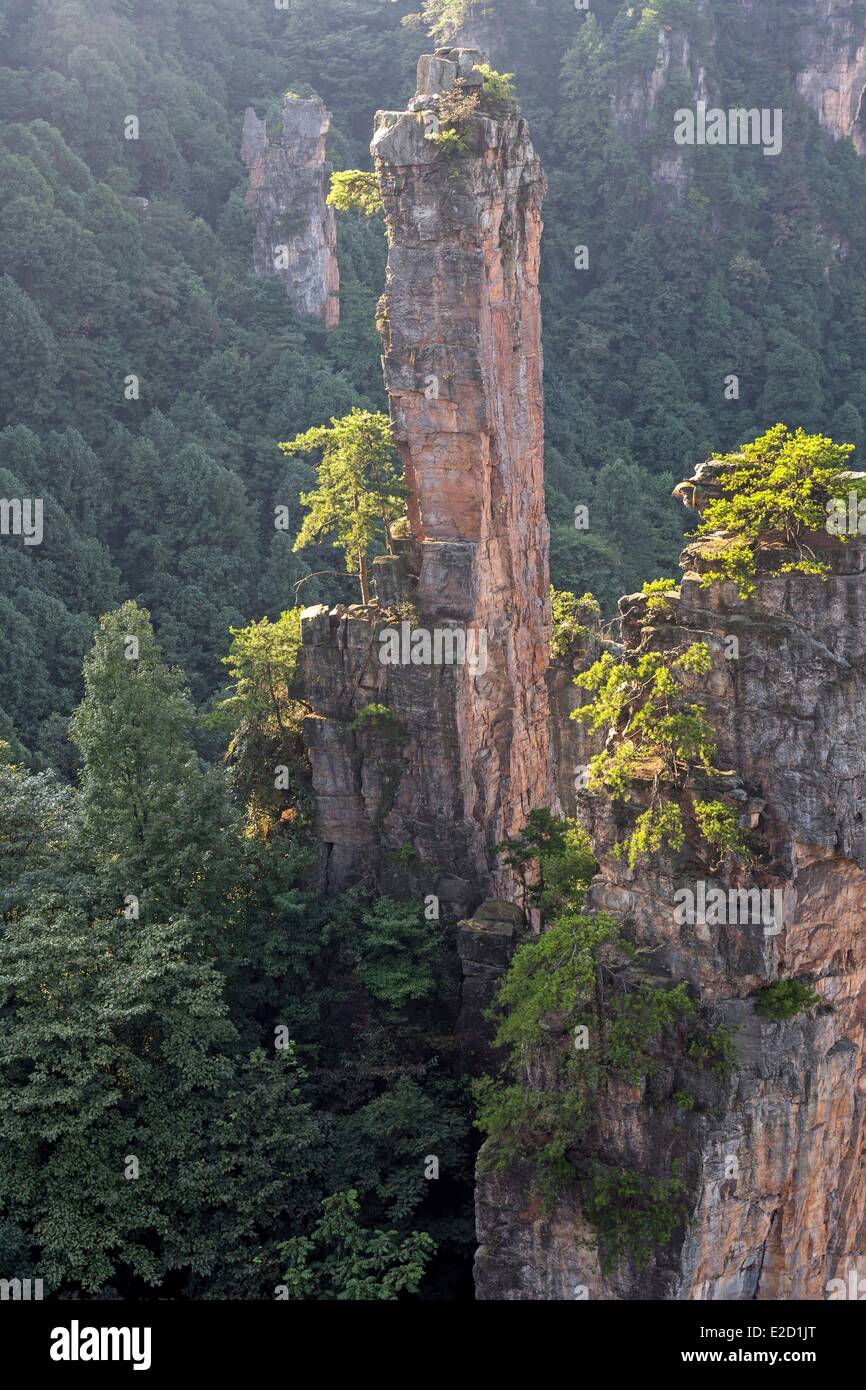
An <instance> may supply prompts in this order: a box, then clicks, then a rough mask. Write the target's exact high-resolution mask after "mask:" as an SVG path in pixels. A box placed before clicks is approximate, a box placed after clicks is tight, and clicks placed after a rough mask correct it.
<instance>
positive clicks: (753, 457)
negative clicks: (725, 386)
mask: <svg viewBox="0 0 866 1390" xmlns="http://www.w3.org/2000/svg"><path fill="white" fill-rule="evenodd" d="M853 451H854V445H853V444H834V443H833V440H832V439H828V438H827V437H826V436H825V435H822V434H811V435H810V434H807V433H806V432H805V430H802V429H797V430H789V429H788V428H787V427H786V426H785V425H775V426H774V428H773V429H771V430H768V431H767V433H766V434H764V435H762V436H761V437H760V438H759V439H756V440H754V442H753V443H751V444H744V445H743V446H742V448H740V449H739V450H738V451H737V452H736V453H733V454H721V455H719V457H718V460H717V462H718V463H720V464H721V465H722V466H723V469H722V471H721V472H720V473H719V475H718V484H719V486H720V487H721V489H722V494H723V495H722V496H721V497H718V498H716V497H714V498H711V499H710V500H709V501H708V502H707V504H706V506H705V507H704V510H703V522H702V525H701V526H700V527H699V528H698V535H701V536H704V535H709V534H713V533H715V532H723V533H724V534H725V536H726V537H728V536H730V537H731V539H730V541H729V542H726V544H725V545H724V546H723V547H721V548H717V549H714V550H713V552H712V558H711V564H712V565H713V568H712V569H709V570H707V571H705V572H704V574H703V575H702V579H701V582H702V584H704V585H708V584H711V583H712V582H713V581H714V580H716V579H731V580H733V581H734V582H735V583H736V584H737V586H738V588H739V591H740V595H741V597H743V598H748V597H749V596H750V595H752V594H753V593H754V592H755V585H754V583H753V582H752V581H753V579H754V576H755V573H756V570H757V561H756V553H757V550H758V547H759V546H760V545H761V544H762V543H764V542H767V541H778V540H781V541H783V542H784V544H785V545H786V546H789V547H792V548H794V549H796V552H797V558H796V559H793V560H783V561H782V562H781V563H778V564H777V565H776V568H775V572H777V573H779V574H813V575H818V576H820V577H821V578H824V577H826V576H827V575H828V574H829V573H830V569H831V566H830V564H829V563H828V562H827V561H826V560H823V559H821V558H820V557H819V556H818V555H816V553H815V551H814V549H813V548H812V547H811V546H810V544H809V539H810V533H813V534H814V533H817V534H818V535H819V536H820V535H822V534H823V535H825V536H826V535H827V534H828V530H829V527H828V521H829V519H830V510H831V509H832V502H833V499H834V498H841V500H842V506H843V509H844V508H847V502H848V493H849V492H852V493H854V494H855V496H857V497H858V498H860V497H866V477H861V478H853V477H850V476H846V473H847V470H848V469H849V466H850V456H851V454H852V453H853ZM828 504H830V507H829V508H828ZM833 534H837V535H838V538H839V540H840V541H842V542H843V543H844V542H847V541H848V540H850V539H851V537H850V536H849V535H848V534H847V532H846V531H845V530H839V531H836V532H833Z"/></svg>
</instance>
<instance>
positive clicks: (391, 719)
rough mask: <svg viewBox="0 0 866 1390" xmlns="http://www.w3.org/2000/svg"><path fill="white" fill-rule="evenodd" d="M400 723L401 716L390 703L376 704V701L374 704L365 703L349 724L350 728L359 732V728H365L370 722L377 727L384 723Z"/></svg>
mask: <svg viewBox="0 0 866 1390" xmlns="http://www.w3.org/2000/svg"><path fill="white" fill-rule="evenodd" d="M399 723H400V716H399V715H398V714H395V712H394V710H392V709H391V708H390V707H389V706H388V705H382V704H376V703H375V702H374V703H373V704H369V705H364V707H363V709H359V710H358V713H357V714H356V715H355V718H354V719H353V720H352V721H351V723H350V724H349V728H350V729H352V730H354V731H355V732H357V730H358V729H363V728H364V727H365V726H367V725H370V724H372V725H373V726H375V727H381V726H382V725H388V724H391V725H394V724H399Z"/></svg>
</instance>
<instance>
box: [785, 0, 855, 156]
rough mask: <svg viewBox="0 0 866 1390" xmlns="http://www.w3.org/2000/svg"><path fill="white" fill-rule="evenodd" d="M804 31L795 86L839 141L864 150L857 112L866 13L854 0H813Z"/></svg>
mask: <svg viewBox="0 0 866 1390" xmlns="http://www.w3.org/2000/svg"><path fill="white" fill-rule="evenodd" d="M813 9H814V12H815V13H814V18H813V19H812V22H811V23H810V25H809V27H808V29H807V30H806V31H805V33H804V36H803V56H802V68H801V70H800V72H799V73H798V74H797V86H798V88H799V90H800V92H801V93H802V94H803V96H804V97H805V98H806V100H807V101H808V102H809V104H810V105H811V106H812V107H814V109H815V111H816V112H817V113H818V116H819V119H820V121H821V124H822V125H823V126H825V127H826V129H827V130H829V131H830V133H831V134H832V135H833V137H834V138H835V139H837V140H841V139H844V138H845V137H848V138H850V139H851V140H853V142H854V145H855V146H856V148H857V151H858V153H859V154H862V153H863V150H864V138H863V132H862V130H861V129H860V124H859V122H860V111H861V107H862V104H863V93H864V91H866V15H864V12H863V7H862V5H860V4H859V3H857V0H815V3H814V6H813Z"/></svg>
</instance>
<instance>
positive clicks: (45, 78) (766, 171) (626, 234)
mask: <svg viewBox="0 0 866 1390" xmlns="http://www.w3.org/2000/svg"><path fill="white" fill-rule="evenodd" d="M409 8H410V7H409V6H408V5H404V4H402V3H398V4H387V5H386V4H383V3H382V0H290V3H289V4H288V7H287V8H286V9H279V10H278V9H276V8H274V7H271V6H267V5H264V4H262V3H260V2H259V0H241V3H238V4H236V3H229V0H219V3H216V4H213V5H211V4H208V5H202V6H197V5H196V4H191V5H184V6H182V7H181V6H176V5H173V4H169V3H165V4H158V3H140V4H137V3H128V4H119V3H110V2H109V0H105V3H97V2H96V0H80V3H67V4H64V5H61V6H57V5H54V4H48V3H47V0H46V3H44V4H43V3H36V4H17V3H14V0H10V2H9V3H6V4H5V5H3V7H2V19H0V25H2V31H0V37H2V52H3V67H2V69H0V119H2V122H3V124H2V134H0V138H2V175H3V177H2V210H0V242H2V252H0V255H2V265H0V272H2V279H0V323H2V332H3V335H4V339H5V340H6V341H8V342H9V343H10V344H13V345H14V351H12V352H8V353H6V354H5V359H4V364H3V367H2V369H0V371H2V378H0V386H2V390H0V415H2V424H3V425H4V426H5V429H4V432H3V434H2V437H0V467H2V470H3V473H2V477H3V491H4V492H5V493H7V494H9V495H18V494H19V493H21V492H22V491H23V492H25V493H27V492H29V493H32V492H34V490H38V491H40V492H41V493H44V494H45V497H46V499H47V501H46V505H47V507H48V511H49V515H50V516H51V518H52V519H51V524H50V525H48V526H47V527H46V538H45V543H44V545H43V546H41V547H39V548H38V553H37V550H35V549H34V550H29V549H25V548H23V547H20V546H19V547H17V548H15V549H13V548H11V547H9V546H5V547H3V549H2V553H0V564H2V581H0V602H2V605H3V616H4V634H5V645H6V651H7V661H6V662H5V663H4V674H3V676H2V677H0V682H2V684H0V712H2V713H0V722H2V729H3V733H4V737H6V738H7V739H9V740H11V741H12V742H13V743H15V746H17V747H19V748H20V746H21V745H23V747H24V748H26V749H28V750H29V751H30V753H31V754H32V755H34V756H35V757H36V758H37V761H38V762H40V763H42V764H45V763H53V762H57V761H58V760H59V761H63V760H64V759H66V760H68V758H69V750H68V747H67V748H64V738H63V728H64V720H65V718H66V717H68V715H69V713H70V711H71V709H72V706H73V704H74V702H75V700H76V698H77V697H78V694H79V693H80V685H79V672H80V666H81V660H82V657H83V654H84V651H85V649H86V647H87V644H88V641H89V637H90V634H91V632H92V630H93V622H94V619H95V618H96V617H97V616H98V615H99V614H100V613H101V612H103V611H105V610H106V609H107V608H108V607H110V606H112V604H114V603H115V602H116V601H118V600H119V599H121V598H124V597H127V596H134V597H135V598H136V599H137V600H138V601H139V602H141V603H142V604H144V605H145V606H146V607H147V608H148V609H149V610H150V612H151V613H152V616H153V619H154V621H155V623H156V625H157V630H158V632H159V636H160V640H161V642H162V645H163V649H164V651H165V653H166V655H167V657H168V658H169V659H170V660H171V661H173V662H175V661H176V662H180V663H181V664H182V665H183V667H184V669H185V670H186V672H187V674H188V676H189V679H190V681H191V682H192V688H193V692H194V694H195V696H196V698H197V699H198V700H200V701H203V700H207V699H208V698H209V697H210V696H211V694H212V693H213V692H214V690H215V689H216V688H217V687H218V686H219V685H220V683H221V666H220V658H221V657H222V656H223V655H224V654H225V650H226V643H227V639H226V633H227V629H228V627H229V626H230V625H236V624H238V623H240V622H242V621H245V620H248V619H250V618H251V617H253V616H261V615H262V614H265V613H267V614H270V615H272V616H276V615H277V614H278V613H279V612H280V611H281V610H282V609H283V608H284V607H286V606H287V605H289V606H291V604H292V603H293V601H294V592H293V588H292V586H293V584H294V583H295V582H296V581H297V580H298V579H300V578H301V577H302V576H303V575H304V574H305V573H307V572H310V571H321V570H322V569H327V568H331V567H334V568H335V571H336V573H335V577H334V579H333V580H328V579H327V578H322V577H321V576H318V577H317V578H315V579H311V580H310V582H309V583H308V584H305V585H304V586H303V588H302V589H301V598H302V599H303V600H304V601H313V600H315V599H318V598H320V597H322V596H328V595H329V596H331V597H337V596H339V595H342V596H344V597H349V596H350V594H351V593H352V592H353V589H352V586H351V584H348V583H347V581H346V580H345V578H344V577H341V576H340V575H339V569H340V566H339V564H338V562H336V561H335V559H334V556H333V554H332V552H331V551H330V549H329V548H323V549H320V548H313V549H311V550H306V551H304V552H303V553H302V554H300V555H293V554H292V552H291V545H292V536H291V535H289V534H286V533H285V532H283V531H275V530H274V512H273V508H274V506H275V505H279V504H284V505H289V506H290V507H292V509H293V512H292V515H293V516H295V517H296V518H297V525H298V526H299V524H300V511H299V509H298V507H297V497H298V494H299V492H300V491H301V490H302V489H303V488H304V487H305V486H309V483H310V478H311V474H310V471H309V470H308V469H307V468H306V467H305V466H304V464H303V463H302V462H299V461H289V462H288V463H287V462H286V461H285V460H284V459H283V457H282V456H281V455H280V454H279V453H278V451H277V450H276V447H275V445H276V442H277V441H278V440H280V439H286V438H289V437H291V436H293V435H294V434H296V433H298V432H299V431H301V430H303V429H305V428H308V427H309V426H310V425H312V424H318V423H322V422H324V421H326V420H327V419H328V418H329V417H331V416H332V415H341V414H344V413H345V412H346V411H347V410H348V409H350V408H351V406H353V405H365V406H367V407H371V408H379V407H380V406H381V404H382V400H383V397H382V389H381V380H380V372H379V366H378V359H379V352H380V345H379V341H378V337H377V335H376V332H375V327H374V316H375V302H376V298H377V297H378V294H379V293H380V292H381V289H382V283H383V275H384V242H383V238H382V235H381V230H380V227H379V224H378V220H377V219H374V220H373V221H372V222H367V221H366V220H365V219H363V218H359V217H357V216H355V215H351V214H350V215H347V216H343V217H341V218H340V228H339V237H340V242H339V256H340V266H341V276H342V287H343V290H342V321H341V325H340V327H339V328H338V329H337V330H336V331H335V332H334V333H332V334H330V335H329V336H328V337H327V338H326V337H325V336H324V335H323V334H322V333H321V332H319V331H317V330H316V329H315V328H310V327H309V326H308V325H304V324H301V323H298V322H292V321H291V319H290V317H289V315H288V313H287V309H286V304H285V300H284V297H283V295H282V294H281V292H280V287H279V285H278V284H277V283H276V282H272V281H269V280H264V281H262V280H259V281H257V280H256V279H255V278H254V277H253V276H252V274H251V239H252V225H251V219H250V214H249V212H248V210H247V209H246V207H245V205H244V201H243V195H244V191H245V187H246V170H245V169H244V167H243V165H242V164H241V161H240V157H239V145H240V123H241V117H242V113H243V110H244V107H245V106H246V105H247V104H253V105H255V106H256V108H257V110H258V111H259V113H260V114H261V115H267V114H268V112H269V111H273V110H275V109H278V105H279V98H280V96H281V94H282V92H283V91H284V90H285V89H286V88H287V87H291V89H292V90H295V91H298V92H300V93H302V94H306V93H308V92H312V91H315V92H318V93H319V94H320V95H321V96H322V97H323V99H324V100H325V102H326V103H327V105H328V106H329V107H330V109H331V110H332V112H333V116H334V120H333V127H332V134H331V137H330V152H331V158H332V161H333V163H334V165H335V167H337V168H339V167H349V166H356V165H358V166H362V167H369V156H368V153H367V144H368V141H369V134H370V130H371V122H372V114H373V111H374V110H375V109H376V108H377V107H381V106H388V105H391V104H402V103H403V101H404V100H405V98H406V95H407V93H409V92H410V91H411V87H412V74H413V70H414V60H415V56H416V54H417V53H418V52H419V51H421V50H422V49H423V48H424V47H426V46H429V39H428V38H427V37H426V34H425V33H424V32H423V30H422V29H420V28H419V27H417V25H416V26H415V27H412V26H407V25H404V24H401V19H402V18H403V17H404V11H408V10H409ZM462 8H465V7H461V6H460V5H459V4H456V3H453V0H449V3H448V4H433V5H432V6H430V7H429V13H428V16H427V18H428V21H430V22H435V20H436V18H437V16H439V19H440V22H443V23H446V24H447V21H448V19H449V18H450V17H452V16H453V17H454V18H458V17H459V14H458V12H459V11H461V9H462ZM771 8H772V6H771ZM485 9H486V10H487V11H489V12H490V13H491V15H495V16H497V17H498V19H499V22H500V24H501V27H502V32H504V34H505V35H506V40H505V42H506V52H507V56H508V57H509V60H512V61H513V66H514V67H515V68H516V69H517V76H518V83H519V89H520V95H521V101H522V104H523V107H524V109H525V111H526V113H527V115H528V116H529V119H530V121H531V126H532V131H533V137H534V139H535V142H536V144H537V146H538V147H539V148H540V151H541V153H542V156H543V159H544V163H545V168H546V171H547V174H548V178H549V180H550V193H549V196H548V199H547V204H546V227H547V230H546V238H545V247H544V260H543V275H544V302H545V320H544V328H545V350H546V365H547V420H546V424H547V440H548V446H547V460H546V463H547V479H548V495H549V504H548V509H549V515H550V520H551V523H552V528H553V551H552V563H553V579H554V583H555V584H556V586H557V587H560V588H568V589H573V590H576V591H578V592H583V590H585V589H592V590H593V591H594V592H596V593H597V594H598V595H599V596H600V597H601V598H602V600H603V602H604V603H605V604H606V605H608V606H609V605H610V604H612V602H613V601H614V600H615V598H616V597H617V595H618V594H619V593H621V592H623V591H624V590H627V589H629V588H634V587H635V586H636V585H638V584H639V583H640V582H642V581H643V580H644V579H645V578H647V577H651V576H652V575H653V574H655V573H658V572H667V571H669V569H670V566H671V564H672V562H673V560H674V558H675V556H676V553H677V548H678V543H679V538H680V535H681V523H680V515H679V513H678V510H677V508H676V507H675V505H673V504H671V503H670V501H669V496H668V494H669V492H670V485H671V484H672V482H673V481H674V480H675V479H677V478H679V476H681V474H682V472H683V469H688V468H689V467H690V466H691V464H692V462H693V460H694V459H695V458H698V457H701V456H703V455H706V454H708V453H710V452H711V451H712V450H713V449H718V448H730V447H733V446H734V445H736V444H737V443H738V442H739V441H741V440H743V439H746V438H750V437H753V436H754V435H755V434H756V433H758V432H760V431H761V430H762V429H763V428H765V427H767V426H769V425H771V424H773V423H775V422H776V421H777V420H779V419H784V420H785V421H786V422H787V423H789V424H803V425H804V426H806V427H809V428H817V427H818V426H819V425H822V426H824V427H829V428H831V431H832V432H833V433H834V435H835V437H838V438H842V437H844V438H849V439H851V440H852V441H853V442H855V443H858V444H859V443H860V440H861V436H862V433H863V415H864V412H866V376H864V373H863V371H862V365H861V364H862V361H863V352H862V348H863V334H864V328H863V318H864V310H863V291H862V283H863V276H862V271H863V267H864V255H866V245H864V230H863V227H864V216H863V213H864V207H866V194H864V173H863V165H862V161H860V160H858V158H857V157H856V155H855V154H854V151H853V149H852V147H851V146H850V144H849V143H848V142H843V143H841V144H839V145H836V146H833V145H832V144H828V141H827V138H826V135H825V134H824V133H823V132H822V131H821V129H820V127H819V125H818V122H817V119H816V118H815V116H814V115H813V114H812V113H811V112H810V111H809V110H808V109H807V108H806V107H805V105H804V103H803V102H802V100H801V99H800V98H799V97H797V96H796V94H795V93H794V91H793V85H792V84H793V68H794V50H793V45H794V39H795V36H796V33H797V22H798V11H799V12H800V13H801V14H802V15H806V14H807V13H808V8H807V7H806V6H805V4H804V3H802V0H794V3H791V0H784V3H782V0H779V3H778V4H776V5H775V11H777V15H776V18H777V19H778V25H777V28H776V29H775V30H774V32H775V34H776V41H775V43H774V46H773V51H772V53H771V52H770V51H769V49H767V47H766V46H764V47H763V48H761V49H757V50H756V49H755V47H754V46H753V45H751V44H750V43H749V41H748V40H749V36H748V30H747V29H745V28H744V26H743V23H742V20H741V19H740V22H738V23H734V22H733V20H734V18H735V14H737V13H739V7H738V6H736V5H732V3H731V0H715V3H714V4H713V5H712V7H711V10H712V14H713V17H714V19H715V33H714V36H713V43H712V48H711V50H709V51H710V56H711V58H712V63H713V68H712V72H713V79H714V82H716V83H717V84H718V99H719V100H720V101H721V102H722V103H724V102H726V101H728V100H730V101H737V102H744V103H746V104H750V103H752V102H754V103H755V104H757V105H760V106H768V105H779V106H783V107H784V110H785V117H786V132H785V150H784V154H783V156H782V158H780V159H767V158H764V157H762V153H761V151H760V150H758V149H754V150H748V149H747V150H737V151H735V152H734V151H724V152H719V151H717V150H712V151H708V150H706V149H704V150H689V151H687V152H686V174H685V178H686V184H685V187H684V188H681V189H680V191H679V193H676V191H675V190H672V189H671V188H670V187H665V186H663V185H660V183H659V181H658V179H656V180H654V179H653V178H652V177H651V173H652V170H653V168H654V167H655V166H654V160H656V159H657V158H658V157H659V156H660V155H663V154H665V153H670V152H671V151H672V150H673V146H672V141H671V128H672V116H671V113H672V111H673V109H674V107H675V106H676V105H678V104H679V101H680V98H681V97H683V94H685V95H688V91H689V77H688V74H687V73H686V72H684V71H677V70H673V71H672V72H670V73H669V74H668V81H667V85H666V86H665V89H664V92H663V98H662V99H661V100H660V101H659V102H658V103H657V105H656V106H655V109H654V110H652V111H651V112H649V114H648V115H647V116H646V119H643V118H642V117H641V112H640V103H639V102H638V118H637V119H636V120H624V119H621V118H620V116H619V115H618V112H619V111H620V110H621V107H622V102H621V101H620V103H619V105H618V104H617V102H618V101H619V97H618V98H617V100H615V101H614V102H613V103H612V102H611V99H610V94H611V93H616V94H620V96H621V94H622V93H623V92H626V93H632V94H638V96H639V94H640V93H641V92H642V91H643V90H644V87H645V85H646V75H647V72H648V70H651V69H652V66H653V64H654V63H655V61H656V54H657V47H658V34H659V31H660V28H661V29H662V30H663V29H664V26H668V28H671V27H673V28H674V29H675V31H676V32H681V31H684V32H686V33H688V32H689V30H690V28H691V29H692V30H693V31H694V33H693V39H692V42H693V46H694V47H695V48H697V49H698V50H700V45H701V43H702V42H704V43H706V42H707V36H706V29H707V25H706V19H705V17H703V16H702V15H701V13H700V10H702V9H703V7H699V6H698V5H697V4H696V3H693V0H658V3H655V4H653V5H643V6H640V7H637V10H639V11H640V13H639V14H638V12H637V11H636V10H635V8H634V7H628V6H625V5H623V4H619V3H616V0H598V3H597V4H595V5H593V7H592V11H591V12H590V13H589V14H579V13H575V9H574V6H573V4H572V3H571V0H543V3H542V2H541V0H539V3H535V4H533V3H526V4H525V3H523V0H521V3H517V2H516V0H514V3H512V0H490V2H489V4H488V5H487V6H486V7H485ZM786 57H787V59H788V62H787V64H786ZM130 115H132V116H136V117H137V119H138V123H139V138H138V139H126V138H124V131H125V121H126V119H127V117H128V116H130ZM680 153H681V152H680ZM142 198H146V199H147V200H148V202H147V206H146V208H145V207H144V206H143V205H142V204H141V203H140V202H139V201H137V200H140V199H142ZM578 246H585V247H586V248H587V251H588V262H589V264H588V268H587V269H576V268H575V248H576V247H578ZM731 373H735V374H736V375H737V376H738V378H739V399H738V400H731V399H727V398H726V387H725V381H726V378H727V377H728V376H729V374H731ZM133 377H134V378H136V380H135V381H132V380H131V378H133ZM130 396H133V397H134V398H133V399H129V397H130ZM580 504H584V505H587V506H588V508H589V530H588V531H581V530H578V529H576V528H575V526H574V508H575V506H576V505H580ZM16 741H17V742H16Z"/></svg>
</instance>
